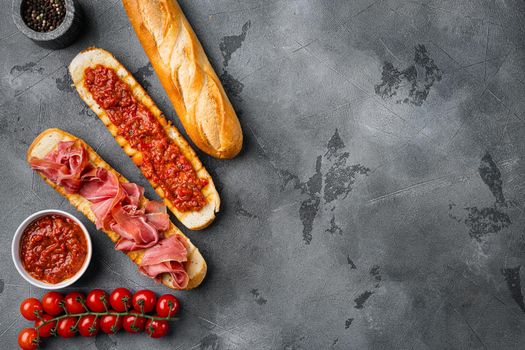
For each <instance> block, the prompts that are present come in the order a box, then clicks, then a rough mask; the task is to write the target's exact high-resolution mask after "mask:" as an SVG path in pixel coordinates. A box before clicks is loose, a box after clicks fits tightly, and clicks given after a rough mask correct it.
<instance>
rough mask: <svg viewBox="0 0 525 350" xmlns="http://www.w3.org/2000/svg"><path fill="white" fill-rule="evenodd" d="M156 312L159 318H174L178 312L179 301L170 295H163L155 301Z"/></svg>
mask: <svg viewBox="0 0 525 350" xmlns="http://www.w3.org/2000/svg"><path fill="white" fill-rule="evenodd" d="M156 310H157V315H159V316H160V317H168V315H169V317H174V316H175V315H176V314H178V313H179V310H180V302H179V299H177V298H176V297H175V296H173V295H171V294H164V295H162V296H161V297H160V298H159V300H157V307H156Z"/></svg>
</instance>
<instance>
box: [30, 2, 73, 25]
mask: <svg viewBox="0 0 525 350" xmlns="http://www.w3.org/2000/svg"><path fill="white" fill-rule="evenodd" d="M65 15H66V8H65V2H64V0H25V1H24V2H23V3H22V18H23V20H24V22H25V23H26V24H27V26H28V27H29V28H31V29H33V30H35V31H37V32H49V31H52V30H54V29H56V28H58V26H60V24H61V23H62V21H63V20H64V17H65Z"/></svg>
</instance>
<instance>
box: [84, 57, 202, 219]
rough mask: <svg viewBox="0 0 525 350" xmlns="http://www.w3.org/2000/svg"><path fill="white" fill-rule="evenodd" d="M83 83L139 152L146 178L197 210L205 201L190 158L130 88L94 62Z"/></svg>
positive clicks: (185, 208)
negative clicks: (93, 66) (94, 64)
mask: <svg viewBox="0 0 525 350" xmlns="http://www.w3.org/2000/svg"><path fill="white" fill-rule="evenodd" d="M84 76H85V80H84V84H85V86H86V88H87V89H88V90H89V92H90V93H91V94H92V95H93V99H94V100H95V101H96V102H97V103H98V104H99V106H101V107H102V108H103V109H105V111H106V113H107V115H108V117H109V119H110V120H111V122H112V123H113V124H114V125H115V126H116V127H117V129H118V134H119V135H120V136H122V137H124V138H125V139H126V140H127V141H128V142H129V143H130V145H131V146H132V147H133V148H135V149H137V150H138V151H140V152H141V153H142V162H141V164H139V167H140V169H141V170H142V173H143V174H144V176H146V178H147V179H148V180H150V181H152V182H154V183H156V184H158V185H159V186H160V187H161V188H162V190H163V191H164V193H165V196H166V197H167V198H168V199H169V200H170V201H171V202H172V203H173V204H174V206H175V208H177V209H178V210H180V211H197V210H200V209H201V208H202V207H204V206H205V205H206V198H205V197H204V195H203V194H202V189H203V188H204V187H205V186H206V185H207V184H208V181H207V180H206V179H199V177H198V176H197V174H196V172H195V170H194V169H193V166H192V165H191V163H190V161H189V160H188V159H187V158H186V157H185V156H184V155H183V154H182V153H181V151H180V149H179V147H178V146H177V145H176V144H175V143H174V142H173V141H172V139H170V138H169V137H168V135H167V134H166V131H165V130H164V129H163V127H162V125H161V124H160V123H159V121H158V120H157V119H156V118H155V116H154V115H153V114H152V113H151V112H150V111H149V109H148V108H147V107H146V106H144V105H143V104H141V103H139V102H138V101H137V100H136V99H135V97H134V96H133V94H132V92H131V89H130V88H129V87H128V85H127V84H126V83H125V82H123V81H122V80H121V79H120V78H119V77H118V75H117V73H116V72H115V71H114V70H113V69H110V68H107V67H104V66H102V65H97V66H96V67H95V68H87V69H86V70H85V71H84Z"/></svg>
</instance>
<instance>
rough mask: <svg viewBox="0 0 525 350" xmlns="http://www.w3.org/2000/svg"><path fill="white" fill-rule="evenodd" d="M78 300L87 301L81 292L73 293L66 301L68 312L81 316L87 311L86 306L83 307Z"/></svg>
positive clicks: (67, 296)
mask: <svg viewBox="0 0 525 350" xmlns="http://www.w3.org/2000/svg"><path fill="white" fill-rule="evenodd" d="M77 298H81V299H82V300H84V301H85V300H86V298H85V297H84V294H82V293H79V292H71V293H69V294H68V295H66V298H65V299H64V301H65V303H66V310H67V312H69V313H70V314H81V313H83V312H86V311H87V310H86V308H85V307H84V305H82V303H81V302H79V301H78V300H77Z"/></svg>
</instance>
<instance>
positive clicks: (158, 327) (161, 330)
mask: <svg viewBox="0 0 525 350" xmlns="http://www.w3.org/2000/svg"><path fill="white" fill-rule="evenodd" d="M146 333H147V334H148V335H149V336H150V337H152V338H161V337H163V336H165V335H166V334H168V321H164V320H151V319H150V320H148V321H147V322H146Z"/></svg>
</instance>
